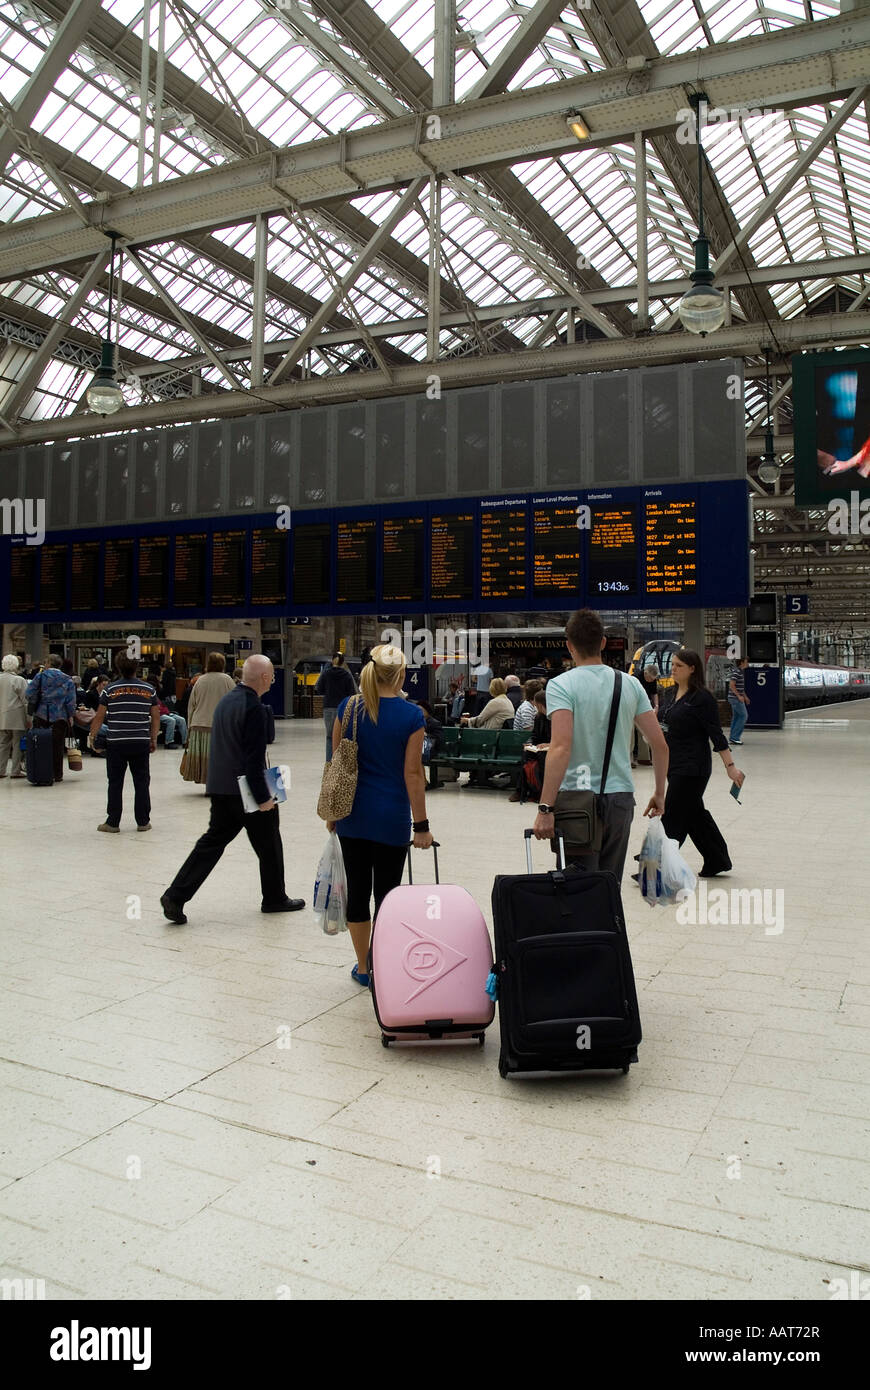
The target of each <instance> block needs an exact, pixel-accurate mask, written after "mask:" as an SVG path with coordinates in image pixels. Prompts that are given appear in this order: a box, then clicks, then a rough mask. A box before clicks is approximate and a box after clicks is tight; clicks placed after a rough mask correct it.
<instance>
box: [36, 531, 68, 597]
mask: <svg viewBox="0 0 870 1390" xmlns="http://www.w3.org/2000/svg"><path fill="white" fill-rule="evenodd" d="M41 551H42V568H41V569H40V572H39V609H40V612H42V613H62V612H63V610H64V609H65V608H66V557H67V547H66V546H65V545H43V546H42V547H41Z"/></svg>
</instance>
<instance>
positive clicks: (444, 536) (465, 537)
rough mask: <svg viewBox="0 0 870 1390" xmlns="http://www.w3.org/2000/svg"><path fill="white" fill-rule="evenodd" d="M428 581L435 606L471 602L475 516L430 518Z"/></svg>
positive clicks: (468, 514)
mask: <svg viewBox="0 0 870 1390" xmlns="http://www.w3.org/2000/svg"><path fill="white" fill-rule="evenodd" d="M430 559H431V576H432V577H431V581H430V585H429V590H430V593H431V595H432V599H433V601H434V602H436V603H443V602H445V601H446V600H448V599H450V600H453V599H461V600H463V601H468V600H471V599H473V598H474V515H473V513H472V512H452V513H450V514H449V515H446V516H433V517H432V530H431V533H430Z"/></svg>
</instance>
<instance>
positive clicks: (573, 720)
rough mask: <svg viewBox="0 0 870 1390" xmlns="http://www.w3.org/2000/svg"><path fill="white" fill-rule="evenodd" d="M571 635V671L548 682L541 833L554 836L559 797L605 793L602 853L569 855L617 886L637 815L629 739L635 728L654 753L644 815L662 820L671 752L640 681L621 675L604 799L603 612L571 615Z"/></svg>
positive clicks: (606, 697)
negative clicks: (571, 793)
mask: <svg viewBox="0 0 870 1390" xmlns="http://www.w3.org/2000/svg"><path fill="white" fill-rule="evenodd" d="M565 636H566V639H567V645H568V650H569V651H570V653H571V655H572V657H573V658H574V663H575V664H574V667H573V669H572V670H570V671H564V672H563V673H562V674H561V675H560V676H555V677H554V678H553V679H552V680H550V681H548V682H547V714H548V715H549V716H550V720H551V723H552V736H551V739H550V748H549V752H548V753H547V761H546V765H545V769H544V786H543V791H542V793H541V802H540V805H539V807H538V816H537V819H536V821H535V835H536V837H537V838H538V839H539V840H549V839H552V838H553V834H554V831H555V821H554V816H553V808H554V806H555V804H556V799H557V796H558V795H559V793H560V792H568V791H592V792H595V793H599V796H598V803H597V804H598V816H599V819H600V821H601V825H602V843H601V849H600V850H599V851H596V850H592V851H590V852H588V853H584V854H582V855H579V854H578V855H572V856H571V857H572V858H576V859H577V860H578V861H579V862H581V863H582V864H583V866H584V867H585V868H588V869H609V870H610V871H611V872H612V873H614V874H615V875H616V878H617V881H619V880H620V879H621V878H622V870H623V867H624V865H625V855H626V850H627V848H628V836H629V832H630V830H631V821H632V816H633V814H634V781H633V779H632V775H631V740H632V737H633V733H634V729H635V727H637V728H638V729H639V730H640V732H641V733H642V734H643V736H644V738H645V739H646V741H647V743H648V744H649V746H650V748H651V750H652V756H653V771H654V774H655V791H654V793H653V795H652V796H651V798H650V800H649V804H648V805H647V808H646V810H645V811H644V815H645V816H660V815H661V814H662V812H663V811H664V807H665V781H666V777H667V770H668V747H667V744H666V743H665V737H664V734H663V733H662V731H661V728H660V727H659V723H658V720H657V719H656V716H655V714H654V712H653V710H652V707H651V705H650V702H649V700H648V698H647V695H646V692H645V690H644V689H643V686H642V685H641V683H640V681H638V680H636V679H635V678H634V676H626V675H623V676H622V677H621V691H620V700H619V708H618V713H617V718H616V728H615V731H614V737H613V747H612V750H611V755H610V766H609V768H608V772H607V781H606V784H605V789H604V794H603V795H600V793H601V773H602V768H603V764H604V753H605V747H606V743H607V727H608V723H609V718H610V708H611V704H612V701H613V693H614V682H615V681H616V679H617V675H616V672H615V671H613V670H612V669H611V668H610V667H609V666H605V664H604V662H603V661H602V659H601V653H602V651H603V649H604V643H605V636H604V626H603V624H602V622H601V619H600V618H599V616H598V614H597V613H593V612H592V611H591V609H588V608H581V609H579V610H578V611H577V612H576V613H572V615H571V617H570V618H569V620H568V625H567V627H566V629H565Z"/></svg>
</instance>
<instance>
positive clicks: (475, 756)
mask: <svg viewBox="0 0 870 1390" xmlns="http://www.w3.org/2000/svg"><path fill="white" fill-rule="evenodd" d="M442 734H443V742H442V744H441V746H440V748H439V749H438V752H437V753H436V754H434V755H433V757H432V759H431V761H430V764H429V778H430V781H429V785H430V786H432V787H437V786H438V769H439V767H452V768H455V769H456V771H457V772H484V771H486V772H489V773H496V772H514V771H516V770H518V769H519V768H520V767H521V765H522V762H523V745H524V744H525V743H528V741H529V739H530V738H531V734H530V733H529V731H528V730H522V729H463V728H458V727H456V726H453V727H450V726H448V727H447V728H445V729H444V730H442Z"/></svg>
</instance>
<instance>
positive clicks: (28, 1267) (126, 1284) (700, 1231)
mask: <svg viewBox="0 0 870 1390" xmlns="http://www.w3.org/2000/svg"><path fill="white" fill-rule="evenodd" d="M867 731H868V730H867V723H866V721H864V722H863V723H862V722H861V721H858V720H852V721H848V722H846V723H845V724H843V725H837V726H836V727H835V728H831V729H826V730H824V731H816V730H810V729H807V728H799V727H798V726H797V725H791V726H790V727H788V728H787V729H786V730H785V731H784V732H783V733H782V734H773V733H770V734H759V733H754V734H753V737H752V739H749V738H747V746H746V749H745V750H741V751H743V752H744V753H745V757H744V762H745V763H746V764H747V765H748V766H750V767H751V772H752V777H753V785H754V786H755V787H756V788H757V795H756V797H755V799H754V800H753V802H752V804H750V803H749V802H747V804H746V806H744V807H742V808H737V807H735V806H734V805H733V804H732V803H731V802H730V798H728V796H727V792H726V789H725V787H724V785H722V783H721V781H715V779H714V783H711V787H710V790H709V793H708V801H709V804H710V806H711V809H712V811H713V813H714V815H715V816H716V817H717V819H718V820H719V823H720V825H721V826H722V829H723V833H724V834H725V835H726V838H727V839H728V841H729V845H730V848H731V852H732V858H733V859H734V862H735V870H734V872H733V873H732V874H731V875H729V877H728V879H727V880H726V879H723V880H720V882H719V883H718V884H716V885H712V884H711V885H708V887H709V888H711V889H712V888H713V887H714V886H715V887H719V886H721V887H723V888H726V889H727V890H728V892H729V893H730V892H731V890H733V889H741V888H747V889H750V890H752V889H755V888H762V889H764V888H768V889H774V890H775V889H776V888H778V887H782V888H784V890H785V917H784V931H783V932H782V934H781V935H779V934H768V933H767V932H766V931H765V925H764V923H760V922H753V921H752V919H751V914H750V916H747V917H745V919H744V920H735V921H734V922H731V923H724V924H718V923H713V924H710V923H699V924H697V925H693V924H690V923H681V922H677V921H676V918H675V913H674V910H673V909H655V911H652V910H651V909H650V908H649V907H648V906H647V905H646V904H645V903H643V902H642V900H641V899H640V897H639V894H638V893H637V890H636V888H635V886H634V885H633V884H631V883H630V882H629V881H628V880H626V884H625V887H624V897H625V912H626V922H627V929H628V934H629V940H630V942H631V943H632V950H633V955H634V960H635V967H636V976H637V981H638V992H639V997H640V1007H641V1016H642V1022H643V1028H644V1042H643V1043H642V1044H641V1048H640V1061H639V1064H638V1066H637V1067H634V1068H632V1071H631V1074H630V1075H629V1076H628V1077H625V1078H623V1077H621V1076H609V1075H603V1076H594V1077H593V1076H587V1077H583V1078H580V1079H571V1078H564V1077H563V1078H556V1079H553V1080H551V1081H547V1082H523V1081H518V1080H510V1081H507V1082H506V1081H502V1079H501V1078H500V1077H499V1076H498V1073H497V1071H496V1067H495V1062H496V1059H497V1055H498V1030H497V1023H496V1025H494V1026H493V1028H492V1029H491V1030H490V1033H489V1039H488V1042H487V1045H486V1047H485V1048H484V1049H478V1048H476V1047H463V1046H452V1047H444V1048H441V1049H437V1048H431V1047H423V1048H419V1047H417V1048H412V1047H403V1048H391V1049H389V1050H385V1049H383V1048H382V1047H381V1043H380V1031H379V1028H378V1026H377V1022H376V1020H375V1019H374V1017H373V1014H372V1010H371V1000H370V996H369V995H368V993H367V992H365V991H362V990H360V989H358V988H357V987H356V986H355V985H353V984H352V982H351V980H350V977H349V970H350V965H351V963H352V960H353V953H352V950H351V947H350V943H349V940H348V938H347V936H346V935H342V936H339V937H336V938H328V937H325V936H323V934H322V933H321V932H320V931H319V929H318V927H317V924H316V922H315V920H314V917H313V914H312V913H311V911H310V908H307V909H306V910H304V911H303V912H300V913H298V914H292V915H291V916H288V917H286V918H284V917H280V918H272V917H264V916H263V914H261V913H260V911H259V883H258V875H257V867H256V861H255V859H254V856H253V854H252V853H251V851H250V848H249V846H248V845H247V842H246V840H244V839H243V838H241V837H240V838H239V839H238V840H237V841H236V842H235V843H234V844H233V845H231V846H230V847H229V849H228V850H227V852H226V854H225V855H224V858H223V860H222V861H221V863H220V864H219V865H218V867H217V869H216V870H215V872H214V873H213V875H212V876H211V878H210V879H209V880H208V882H207V883H206V884H205V885H204V887H203V889H202V890H201V892H200V893H199V894H198V895H197V896H196V898H195V899H194V900H193V901H192V902H191V903H190V904H189V905H188V909H187V910H188V914H189V917H190V924H189V926H188V927H187V928H183V929H177V928H174V927H172V926H171V925H170V924H168V923H166V922H165V920H164V919H163V917H162V914H161V913H160V909H159V897H160V893H161V892H162V891H163V890H164V889H165V887H166V885H167V884H168V883H169V881H170V880H171V878H172V876H173V875H174V873H175V871H176V869H177V867H178V865H179V864H180V863H181V861H182V859H183V858H184V857H185V855H186V854H187V853H188V852H189V849H190V847H191V846H192V845H193V843H194V841H195V839H196V837H197V836H198V835H199V834H200V833H201V832H202V830H203V829H204V827H205V824H206V822H207V813H208V803H207V801H206V799H205V798H204V797H203V796H202V795H201V793H200V792H199V790H198V789H193V788H190V787H188V786H186V784H184V783H183V782H181V779H180V778H179V776H178V764H177V759H173V757H172V755H171V754H167V753H163V752H160V753H158V754H156V755H155V757H154V759H153V760H152V799H153V803H154V810H153V824H154V831H153V832H152V834H151V835H149V836H141V837H139V836H137V835H136V833H135V831H134V830H133V829H132V820H131V816H130V809H131V807H130V804H129V802H130V797H129V789H128V796H127V798H126V800H127V805H126V809H125V817H124V820H123V822H122V827H123V833H122V834H121V835H119V836H116V837H107V836H101V835H98V834H96V826H97V824H98V823H99V821H101V820H102V819H104V815H105V772H104V767H103V766H102V764H100V763H97V762H95V761H94V760H86V761H85V768H84V770H83V772H82V774H81V776H80V777H79V778H77V779H76V778H66V779H65V780H64V783H63V784H62V785H61V786H60V787H56V788H52V789H46V790H45V791H36V790H35V789H33V788H30V787H28V786H27V784H26V783H23V784H22V783H17V784H15V785H14V786H13V785H12V784H11V783H9V784H7V785H6V786H5V787H3V788H2V792H0V854H2V857H0V893H2V898H0V901H2V903H3V919H2V925H0V962H2V966H3V981H2V986H3V987H2V993H0V1087H2V1091H0V1095H2V1102H0V1103H2V1106H3V1109H2V1112H0V1124H2V1130H0V1133H2V1140H0V1224H2V1228H3V1229H2V1238H0V1243H2V1249H3V1264H2V1266H0V1273H2V1276H3V1277H9V1278H14V1277H32V1278H44V1279H45V1280H46V1285H47V1292H48V1296H49V1297H54V1298H109V1299H114V1298H120V1299H141V1298H160V1299H218V1298H223V1299H275V1300H281V1299H289V1300H300V1301H306V1300H319V1299H329V1300H334V1301H341V1300H344V1299H358V1300H362V1299H366V1298H384V1299H390V1300H397V1299H400V1298H403V1299H404V1298H411V1299H415V1300H433V1299H459V1298H461V1299H471V1300H483V1299H490V1300H491V1299H498V1298H505V1299H511V1300H514V1299H515V1300H520V1299H527V1298H535V1299H559V1300H563V1299H564V1300H572V1301H575V1300H578V1299H580V1298H582V1299H586V1298H587V1297H588V1298H589V1299H596V1298H598V1299H617V1298H653V1299H673V1298H692V1299H705V1300H708V1301H709V1300H713V1301H716V1300H723V1301H725V1300H728V1299H732V1298H738V1299H739V1298H750V1299H756V1300H765V1299H770V1298H780V1297H782V1298H787V1299H796V1300H802V1299H815V1298H824V1297H826V1296H827V1294H826V1287H825V1280H826V1279H830V1278H832V1277H836V1276H837V1275H838V1274H841V1273H842V1272H843V1270H844V1269H850V1268H863V1267H864V1265H865V1264H866V1250H867V1248H868V1238H870V1202H868V1199H867V1196H866V1193H867V1190H868V1184H867V1172H868V1156H867V1140H868V1137H870V1123H868V1115H870V947H868V937H867V932H866V912H864V911H863V910H859V909H858V908H856V904H863V902H864V887H863V877H864V874H863V866H864V863H865V861H866V845H865V836H864V830H863V824H864V822H865V821H866V816H864V817H861V816H860V815H859V816H858V818H857V819H856V820H854V821H853V822H850V824H848V825H847V826H846V827H845V828H844V829H843V830H842V831H841V832H840V833H838V836H837V838H836V842H835V843H832V842H831V837H830V835H829V834H828V833H827V832H826V830H825V828H824V827H825V826H826V825H827V824H828V823H829V822H830V821H831V820H833V819H834V818H836V817H837V816H838V815H839V813H840V810H841V807H842V804H843V799H844V798H846V799H850V800H851V802H853V803H855V804H858V805H863V806H866V778H865V776H864V773H863V768H864V767H865V766H866V752H867V743H866V740H867ZM274 752H275V755H276V758H277V757H280V759H281V760H282V761H285V762H288V763H290V765H291V767H292V769H293V793H292V796H291V800H290V801H289V802H288V804H287V806H286V807H283V808H282V813H281V814H282V831H283V838H284V846H285V860H286V864H287V885H288V891H289V892H290V893H291V894H292V895H294V896H295V895H300V896H304V897H306V898H310V895H311V886H312V884H313V880H314V872H315V868H316V865H317V860H318V858H319V856H320V852H321V849H322V845H323V841H324V838H325V837H324V830H323V826H322V824H321V823H320V822H318V821H317V820H316V817H315V816H314V813H313V807H314V803H315V801H316V796H317V791H318V788H319V782H320V771H321V757H322V732H321V728H320V724H319V722H317V723H315V722H314V721H310V722H308V723H299V724H292V723H286V724H283V725H279V730H278V743H277V747H276V749H275V750H274ZM750 758H751V764H750ZM649 780H650V779H649V776H648V774H647V773H646V771H645V770H643V769H641V770H639V772H638V784H637V785H638V800H639V801H641V800H642V799H643V800H645V796H644V792H645V791H646V789H647V787H648V784H649ZM808 784H811V785H812V786H813V803H812V807H810V806H809V805H808V804H807V801H806V796H805V789H806V786H807V785H808ZM429 803H430V804H429V814H430V817H431V819H432V821H433V828H434V829H435V830H436V833H437V835H438V838H439V840H440V841H441V844H442V849H441V853H440V856H439V858H440V861H441V867H442V873H443V874H444V877H445V879H446V881H448V882H450V881H454V882H460V883H463V884H464V885H465V886H466V887H468V888H469V889H470V891H471V892H472V893H473V894H474V896H475V897H476V899H477V901H478V902H479V903H480V904H481V907H482V910H483V912H484V915H485V917H486V919H487V921H488V923H489V924H490V926H491V906H490V894H491V885H492V877H493V874H494V873H496V872H521V871H522V869H523V867H524V856H523V849H522V835H521V831H522V828H523V827H524V826H525V825H526V824H528V823H529V821H530V819H531V816H530V811H529V808H528V807H518V806H514V805H511V804H509V803H508V802H507V800H506V798H505V797H504V796H499V795H496V794H492V795H490V794H489V793H481V794H479V795H478V796H475V795H474V794H473V793H469V792H468V790H467V789H465V788H459V787H455V786H451V787H448V788H446V789H445V790H444V791H443V792H439V793H438V794H437V795H432V796H431V797H430V798H429ZM859 822H860V824H859ZM774 827H775V828H774ZM644 829H645V826H644V823H643V821H642V819H641V817H640V816H636V818H635V823H634V826H633V828H632V837H631V843H630V848H629V854H630V855H631V854H634V853H635V852H637V850H638V849H639V848H640V844H641V841H642V838H643V833H644ZM46 837H48V839H50V841H51V843H52V845H53V846H54V850H53V853H52V856H51V857H50V858H49V859H46V858H45V856H42V857H40V858H39V859H38V860H37V856H36V846H37V845H38V844H40V843H44V842H45V839H46ZM685 853H686V857H687V859H688V861H689V862H690V864H692V865H693V867H697V863H698V860H697V854H696V851H695V850H694V849H693V848H692V847H691V846H690V845H688V844H687V846H686V847H685ZM417 859H418V860H420V861H421V862H420V864H419V868H418V875H417V877H418V878H419V879H420V881H424V882H425V881H430V879H431V864H430V863H428V862H427V861H425V860H423V858H422V856H419V855H418V856H417ZM535 863H536V867H537V868H538V869H539V870H541V869H545V868H549V867H550V865H551V863H552V859H551V857H550V856H549V854H547V853H546V852H545V851H544V850H543V848H539V847H535ZM83 866H84V867H83ZM730 901H731V900H730V898H729V902H730ZM734 901H735V902H737V901H738V900H736V899H735V900H734ZM288 1042H289V1046H287V1045H286V1044H287V1043H288ZM133 1161H138V1163H140V1164H141V1177H139V1178H134V1177H128V1176H127V1173H128V1170H129V1171H134V1169H135V1163H134V1162H133ZM131 1163H133V1167H132V1168H131V1167H130V1165H131ZM729 1170H730V1172H731V1173H735V1172H739V1177H732V1176H729Z"/></svg>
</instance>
